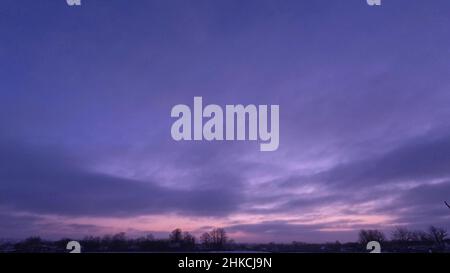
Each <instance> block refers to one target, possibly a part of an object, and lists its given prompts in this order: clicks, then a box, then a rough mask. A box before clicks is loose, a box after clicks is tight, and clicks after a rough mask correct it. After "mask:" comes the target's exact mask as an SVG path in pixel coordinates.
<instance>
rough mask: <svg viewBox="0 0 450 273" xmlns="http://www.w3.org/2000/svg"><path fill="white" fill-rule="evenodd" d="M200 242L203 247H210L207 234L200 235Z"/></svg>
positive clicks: (209, 238)
mask: <svg viewBox="0 0 450 273" xmlns="http://www.w3.org/2000/svg"><path fill="white" fill-rule="evenodd" d="M200 242H201V243H202V245H203V246H205V247H210V245H211V236H210V235H209V233H208V232H205V233H203V234H202V236H200Z"/></svg>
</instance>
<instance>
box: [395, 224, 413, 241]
mask: <svg viewBox="0 0 450 273" xmlns="http://www.w3.org/2000/svg"><path fill="white" fill-rule="evenodd" d="M391 239H392V241H396V242H399V243H405V242H409V241H412V240H413V233H412V232H411V231H409V230H408V229H407V228H405V227H397V228H395V230H394V231H393V232H392V236H391Z"/></svg>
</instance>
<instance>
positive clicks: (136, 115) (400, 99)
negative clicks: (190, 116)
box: [0, 0, 450, 242]
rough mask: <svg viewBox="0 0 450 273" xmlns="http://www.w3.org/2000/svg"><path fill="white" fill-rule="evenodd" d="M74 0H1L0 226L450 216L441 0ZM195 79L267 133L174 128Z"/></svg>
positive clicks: (30, 230)
mask: <svg viewBox="0 0 450 273" xmlns="http://www.w3.org/2000/svg"><path fill="white" fill-rule="evenodd" d="M82 3H83V5H82V6H81V7H75V8H74V7H68V6H67V5H66V3H65V1H64V0H60V1H57V0H40V1H32V0H2V1H1V3H0V238H23V237H26V236H31V235H40V236H43V237H46V238H60V237H63V236H73V237H83V236H85V235H102V234H105V233H113V232H119V231H124V232H127V233H128V234H130V235H133V236H134V235H136V236H138V235H141V234H147V233H153V234H154V235H156V236H166V235H167V234H168V232H170V231H171V230H172V229H174V228H176V227H180V228H182V229H184V230H188V231H191V232H193V233H194V234H196V235H198V234H200V233H202V232H203V231H205V230H209V229H210V228H211V227H225V229H226V230H227V231H228V232H229V233H230V234H231V237H233V238H234V239H235V240H236V241H243V242H269V241H278V242H290V241H293V240H296V241H306V242H322V241H335V240H341V241H352V240H355V239H356V237H357V232H358V230H359V229H362V228H365V229H369V228H378V229H382V230H384V231H386V232H389V230H391V229H392V228H393V227H395V226H406V227H409V228H411V229H425V228H427V227H428V226H429V225H437V226H441V227H444V228H449V229H450V210H448V208H446V207H445V206H444V204H443V202H444V200H450V107H449V106H450V1H448V0H431V1H423V0H391V1H389V0H384V1H383V6H382V7H370V6H368V5H367V4H366V3H365V0H345V1H344V0H308V1H306V0H293V1H288V0H283V1H275V0H270V1H267V0H242V1H240V0H239V1H238V0H226V1H225V0H195V1H186V0H183V1H181V0H180V1H174V0H168V1H144V0H140V1H125V0H110V1H102V0H83V1H82ZM194 96H202V97H203V100H204V103H205V104H211V103H214V104H219V105H225V104H244V105H245V104H269V105H270V104H279V105H280V147H279V149H278V150H277V151H276V152H266V153H264V152H260V151H259V144H258V143H256V142H210V143H209V142H206V141H204V142H175V141H173V140H172V138H171V136H170V126H171V124H172V122H173V121H174V120H173V119H172V118H171V117H170V110H171V108H172V106H173V105H175V104H180V103H182V104H188V105H192V102H193V97H194Z"/></svg>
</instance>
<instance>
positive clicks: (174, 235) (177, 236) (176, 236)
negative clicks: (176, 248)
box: [169, 228, 183, 244]
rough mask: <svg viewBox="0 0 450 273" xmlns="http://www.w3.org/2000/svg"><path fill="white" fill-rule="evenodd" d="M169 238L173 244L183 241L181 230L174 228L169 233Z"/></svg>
mask: <svg viewBox="0 0 450 273" xmlns="http://www.w3.org/2000/svg"><path fill="white" fill-rule="evenodd" d="M169 240H170V242H171V243H173V244H180V243H181V242H182V241H183V231H182V230H181V229H179V228H176V229H174V230H173V231H172V232H171V233H170V236H169Z"/></svg>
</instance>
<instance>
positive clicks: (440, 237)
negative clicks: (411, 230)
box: [428, 226, 448, 247]
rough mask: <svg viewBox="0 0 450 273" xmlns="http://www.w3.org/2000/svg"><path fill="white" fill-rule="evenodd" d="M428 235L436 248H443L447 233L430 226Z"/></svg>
mask: <svg viewBox="0 0 450 273" xmlns="http://www.w3.org/2000/svg"><path fill="white" fill-rule="evenodd" d="M428 234H429V236H430V239H431V240H432V241H433V242H434V243H435V244H436V245H437V246H438V247H443V246H444V245H445V239H446V238H447V235H448V234H447V231H446V230H445V229H442V228H437V227H434V226H431V227H430V228H429V231H428Z"/></svg>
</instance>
